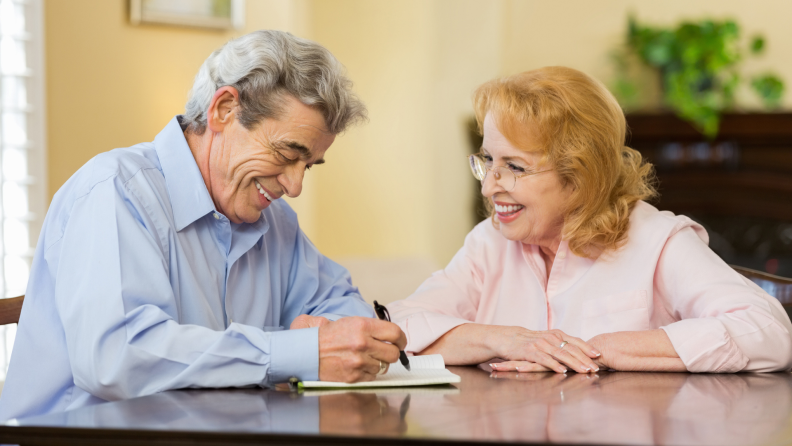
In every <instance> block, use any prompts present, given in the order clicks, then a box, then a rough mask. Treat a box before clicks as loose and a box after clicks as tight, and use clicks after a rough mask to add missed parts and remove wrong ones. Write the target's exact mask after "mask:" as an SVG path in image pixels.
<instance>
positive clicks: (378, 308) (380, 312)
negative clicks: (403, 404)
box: [374, 300, 410, 372]
mask: <svg viewBox="0 0 792 446" xmlns="http://www.w3.org/2000/svg"><path fill="white" fill-rule="evenodd" d="M374 312H375V313H377V317H378V318H380V319H381V320H383V321H388V322H390V321H391V320H390V313H389V312H388V309H387V308H385V305H380V304H378V303H377V301H376V300H375V301H374ZM399 362H401V363H402V365H403V366H404V368H405V369H407V371H408V372H409V371H410V360H409V359H407V354H406V353H404V350H399Z"/></svg>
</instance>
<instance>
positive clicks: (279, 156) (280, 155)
mask: <svg viewBox="0 0 792 446" xmlns="http://www.w3.org/2000/svg"><path fill="white" fill-rule="evenodd" d="M273 152H275V154H276V155H277V156H278V159H280V160H281V162H284V163H293V162H295V161H297V159H291V158H289V157H287V156H286V155H284V154H282V153H280V152H278V151H277V150H273ZM298 159H299V158H298Z"/></svg>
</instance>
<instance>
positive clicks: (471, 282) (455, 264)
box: [388, 228, 483, 353]
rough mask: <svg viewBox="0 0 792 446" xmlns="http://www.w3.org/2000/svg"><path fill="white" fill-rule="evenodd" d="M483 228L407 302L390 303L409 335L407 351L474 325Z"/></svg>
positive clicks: (477, 299) (469, 235) (475, 232)
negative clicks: (453, 330)
mask: <svg viewBox="0 0 792 446" xmlns="http://www.w3.org/2000/svg"><path fill="white" fill-rule="evenodd" d="M480 229H481V228H476V229H474V230H473V231H471V232H470V233H469V234H468V235H467V237H466V238H465V244H464V246H462V249H460V250H459V251H458V252H457V253H456V255H455V256H454V258H453V259H451V262H450V263H449V264H448V266H446V268H445V269H442V270H440V271H437V272H436V273H434V274H432V276H431V277H429V278H428V279H426V281H425V282H424V283H423V284H421V286H420V287H419V288H418V290H416V291H415V293H413V294H412V295H411V296H410V297H408V298H407V299H405V300H400V301H397V302H393V303H391V304H388V310H389V311H390V314H391V318H392V320H393V322H395V323H396V324H398V325H399V327H401V329H402V331H404V333H405V334H406V335H407V348H406V349H405V350H406V351H408V352H411V353H419V352H421V351H423V350H424V349H426V348H427V347H429V346H430V345H432V343H434V342H435V341H436V340H437V339H439V338H440V337H442V336H443V335H444V334H446V333H447V332H448V331H450V330H451V329H452V328H454V327H457V326H459V325H462V324H465V323H470V322H473V321H474V320H475V318H476V312H477V311H478V302H479V298H480V296H481V278H482V277H483V275H482V274H481V271H480V266H479V265H477V264H476V263H475V262H474V261H473V260H472V259H474V258H477V251H478V249H477V248H478V247H479V246H480V244H481V243H480V240H479V236H480V234H477V233H478V232H480V231H479V230H480Z"/></svg>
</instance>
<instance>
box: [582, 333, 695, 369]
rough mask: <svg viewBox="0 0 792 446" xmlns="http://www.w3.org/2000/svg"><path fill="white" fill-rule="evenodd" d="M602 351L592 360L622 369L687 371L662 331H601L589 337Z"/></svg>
mask: <svg viewBox="0 0 792 446" xmlns="http://www.w3.org/2000/svg"><path fill="white" fill-rule="evenodd" d="M588 343H589V344H591V345H592V346H594V347H595V348H596V349H597V350H599V351H600V352H602V356H601V357H599V358H597V359H596V360H595V362H596V363H597V364H598V365H599V366H600V367H604V368H606V369H609V368H610V369H613V370H619V371H623V372H628V371H629V372H686V371H687V367H685V363H684V362H682V360H681V359H679V355H677V353H676V350H674V346H673V345H672V344H671V340H670V339H669V338H668V335H667V334H666V332H665V331H664V330H661V329H656V330H647V331H619V332H616V333H603V334H601V335H597V336H594V337H593V338H591V339H589V340H588Z"/></svg>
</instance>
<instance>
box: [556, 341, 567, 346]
mask: <svg viewBox="0 0 792 446" xmlns="http://www.w3.org/2000/svg"><path fill="white" fill-rule="evenodd" d="M567 344H569V342H567V341H564V342H562V343H561V345H559V346H558V348H564V346H565V345H567Z"/></svg>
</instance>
